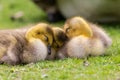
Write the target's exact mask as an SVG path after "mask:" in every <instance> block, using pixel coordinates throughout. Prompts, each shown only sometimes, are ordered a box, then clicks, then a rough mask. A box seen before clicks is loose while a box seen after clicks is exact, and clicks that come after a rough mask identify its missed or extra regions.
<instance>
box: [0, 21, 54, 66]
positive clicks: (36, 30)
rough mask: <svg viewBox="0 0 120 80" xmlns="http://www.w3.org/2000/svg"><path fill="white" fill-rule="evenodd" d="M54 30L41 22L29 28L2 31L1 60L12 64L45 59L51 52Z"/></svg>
mask: <svg viewBox="0 0 120 80" xmlns="http://www.w3.org/2000/svg"><path fill="white" fill-rule="evenodd" d="M52 42H53V31H52V29H51V28H50V27H49V25H47V24H44V23H40V24H38V25H36V26H34V27H31V28H30V29H28V30H23V31H21V30H2V31H0V62H1V63H5V64H10V65H16V64H21V63H31V62H38V61H41V60H45V59H46V57H47V55H48V54H50V52H51V48H50V46H51V45H52Z"/></svg>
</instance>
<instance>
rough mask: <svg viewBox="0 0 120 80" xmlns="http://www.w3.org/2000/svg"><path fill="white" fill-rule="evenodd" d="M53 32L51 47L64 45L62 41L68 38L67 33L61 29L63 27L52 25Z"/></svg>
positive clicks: (56, 47) (55, 47)
mask: <svg viewBox="0 0 120 80" xmlns="http://www.w3.org/2000/svg"><path fill="white" fill-rule="evenodd" d="M53 34H54V42H53V45H52V46H53V48H54V49H56V50H57V49H58V48H60V47H62V46H63V45H64V43H65V42H66V41H67V40H68V37H67V35H66V34H65V32H64V31H63V29H61V28H58V27H54V28H53Z"/></svg>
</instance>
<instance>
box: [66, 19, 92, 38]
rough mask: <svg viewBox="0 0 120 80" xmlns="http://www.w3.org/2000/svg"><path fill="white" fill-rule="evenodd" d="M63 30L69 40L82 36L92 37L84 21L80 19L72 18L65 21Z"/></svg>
mask: <svg viewBox="0 0 120 80" xmlns="http://www.w3.org/2000/svg"><path fill="white" fill-rule="evenodd" d="M64 30H65V33H66V35H67V36H68V37H69V38H72V37H75V36H79V35H83V36H86V37H92V35H93V33H92V30H91V28H90V27H89V24H88V23H87V21H86V20H84V19H83V18H81V17H73V18H71V19H69V20H67V21H66V23H65V25H64Z"/></svg>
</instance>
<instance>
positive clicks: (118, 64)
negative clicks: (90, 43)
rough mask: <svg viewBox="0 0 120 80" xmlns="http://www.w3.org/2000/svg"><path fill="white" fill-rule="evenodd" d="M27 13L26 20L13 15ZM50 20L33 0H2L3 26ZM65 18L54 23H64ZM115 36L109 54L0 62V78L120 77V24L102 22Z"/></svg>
mask: <svg viewBox="0 0 120 80" xmlns="http://www.w3.org/2000/svg"><path fill="white" fill-rule="evenodd" d="M18 11H23V12H24V17H23V20H22V21H20V20H17V21H12V20H11V19H10V17H11V15H13V14H14V13H16V12H18ZM39 22H47V17H46V14H45V13H44V12H43V11H42V10H40V9H39V8H38V7H37V6H35V5H34V4H33V3H32V2H31V0H0V29H8V28H9V29H10V28H19V27H22V26H26V25H30V24H36V23H39ZM63 24H64V21H62V22H58V23H52V25H54V26H61V25H63ZM100 25H101V26H102V27H103V28H104V29H105V30H106V31H107V33H108V34H109V35H110V36H111V38H112V39H113V44H112V46H111V47H110V48H109V49H108V50H107V51H106V53H107V54H108V55H106V56H98V57H90V58H89V59H88V62H86V63H84V59H70V58H69V59H64V60H56V61H41V62H38V63H33V64H28V65H18V66H9V65H0V80H120V40H119V37H120V28H119V27H120V24H114V25H111V24H109V25H108V24H107V25H106V24H100Z"/></svg>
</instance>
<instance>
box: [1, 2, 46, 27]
mask: <svg viewBox="0 0 120 80" xmlns="http://www.w3.org/2000/svg"><path fill="white" fill-rule="evenodd" d="M20 11H21V12H23V14H24V15H23V20H22V21H20V20H15V21H12V20H11V16H12V15H14V14H15V13H17V12H20ZM46 19H47V17H46V14H45V13H44V12H43V11H42V10H40V9H39V8H38V7H37V6H36V5H35V4H34V3H33V2H32V1H31V0H0V28H15V27H16V28H18V27H21V26H26V25H29V24H35V23H38V22H45V21H46Z"/></svg>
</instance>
